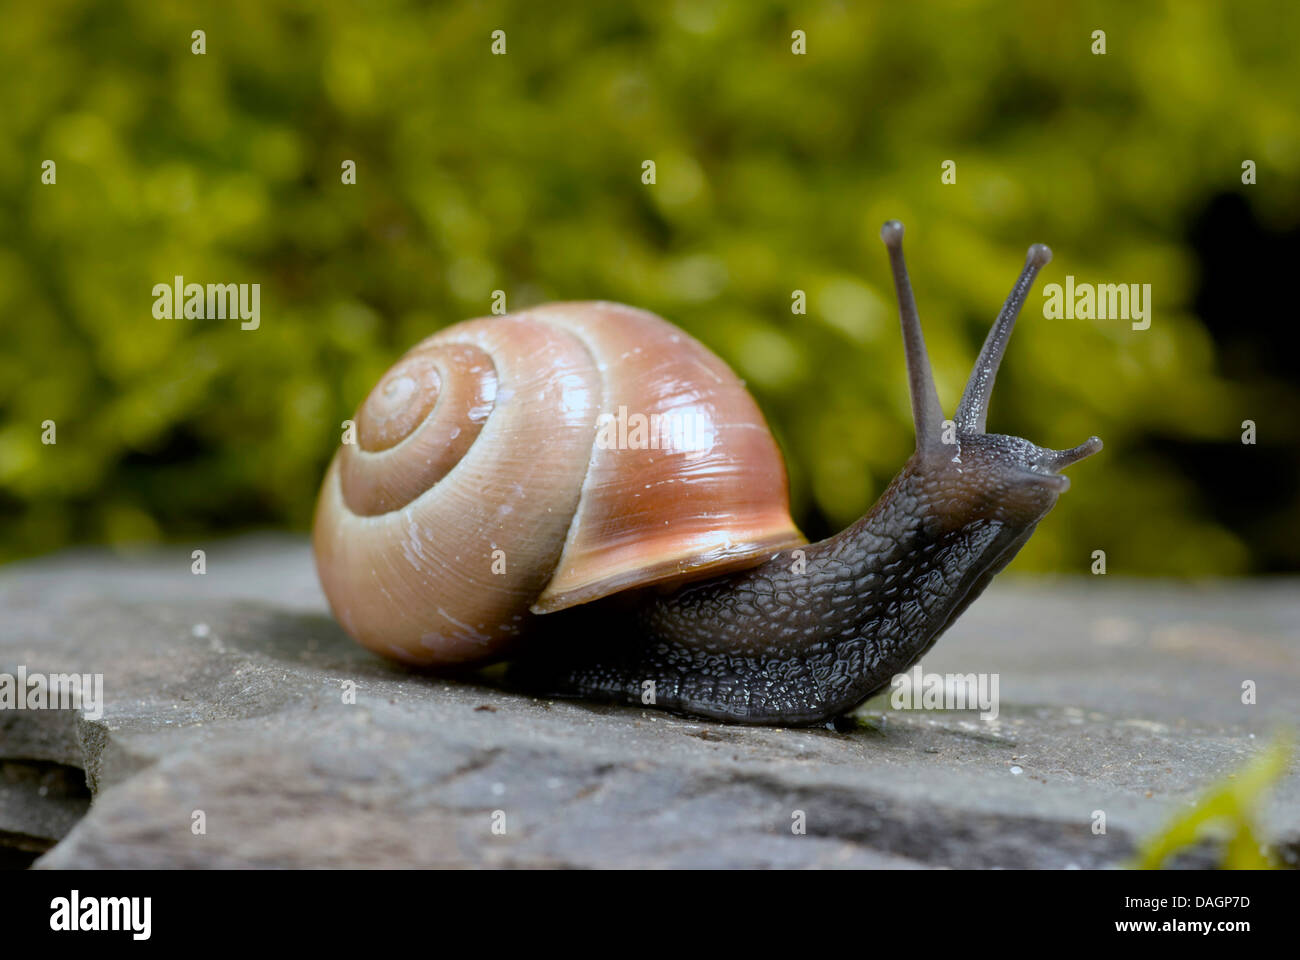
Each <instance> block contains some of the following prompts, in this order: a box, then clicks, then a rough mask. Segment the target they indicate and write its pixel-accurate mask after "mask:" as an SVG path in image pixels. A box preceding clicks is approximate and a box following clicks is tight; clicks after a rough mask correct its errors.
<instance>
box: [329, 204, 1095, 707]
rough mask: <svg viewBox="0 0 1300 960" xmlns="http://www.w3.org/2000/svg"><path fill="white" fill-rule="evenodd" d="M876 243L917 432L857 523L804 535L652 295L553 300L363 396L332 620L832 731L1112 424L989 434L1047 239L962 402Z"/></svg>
mask: <svg viewBox="0 0 1300 960" xmlns="http://www.w3.org/2000/svg"><path fill="white" fill-rule="evenodd" d="M881 238H882V239H883V240H884V243H885V245H886V247H887V249H888V254H889V260H890V265H891V268H892V271H893V276H894V284H895V287H896V290H897V296H898V302H899V315H900V319H901V323H902V331H903V344H904V352H905V355H906V362H907V371H908V380H909V385H910V391H911V402H912V412H913V420H914V422H915V430H916V450H915V452H914V453H913V454H912V456H911V457H910V458H909V459H908V461H907V463H906V464H905V465H904V466H903V468H902V470H901V471H900V472H899V474H898V475H897V476H896V477H895V478H894V479H893V481H892V482H891V483H890V484H889V486H888V488H887V489H886V490H885V491H884V493H883V494H882V495H881V497H880V499H879V501H878V502H877V503H876V504H875V506H873V507H872V508H871V510H870V511H869V512H868V513H867V514H866V515H865V516H864V517H862V518H861V519H860V520H858V521H857V522H855V523H853V524H852V525H851V526H849V527H848V528H847V529H845V530H844V531H842V532H841V533H839V534H836V535H835V536H833V537H830V538H829V539H826V540H823V541H821V542H819V543H807V542H806V541H805V540H804V538H803V537H802V535H801V534H800V533H799V531H798V529H797V527H796V526H795V524H794V522H793V521H792V520H791V519H790V513H789V502H788V493H787V488H786V473H785V467H784V463H783V461H782V459H781V455H780V452H779V450H778V449H777V445H776V443H775V441H774V440H773V438H772V435H771V433H770V432H769V431H768V429H767V426H766V424H765V422H764V420H763V416H762V414H761V412H760V411H759V409H758V407H757V405H756V403H755V402H754V400H753V399H752V398H751V397H750V395H749V393H748V392H747V391H746V390H745V388H744V386H743V384H742V383H741V382H740V380H739V379H738V378H737V377H736V376H735V374H734V373H732V371H731V370H730V369H729V368H728V367H727V366H726V365H725V364H724V363H723V361H722V360H720V359H719V358H718V357H716V356H715V355H714V354H713V353H711V352H710V351H709V350H708V349H707V348H706V347H705V346H704V345H703V344H701V343H699V342H698V341H696V340H695V339H693V338H692V337H690V336H689V335H687V334H686V333H685V332H683V331H682V330H680V329H678V328H677V327H675V326H673V325H672V324H670V323H668V322H667V321H666V320H663V319H660V318H659V317H657V316H655V315H654V314H651V313H648V312H645V311H642V310H638V309H634V308H632V307H626V306H623V305H620V304H613V303H604V302H586V303H554V304H548V305H545V306H540V307H536V308H533V309H529V310H525V311H522V312H519V313H515V314H506V315H501V316H491V317H485V318H480V319H476V320H469V321H466V322H464V323H461V324H457V325H455V326H452V327H449V328H447V329H444V330H442V331H440V332H438V333H436V334H435V335H433V336H431V337H429V338H428V339H426V340H424V341H422V342H421V343H419V344H417V345H416V346H415V347H413V348H412V349H411V350H410V351H409V352H408V353H406V354H405V356H403V357H402V358H401V359H400V360H399V361H398V362H397V363H396V364H395V365H394V366H393V367H392V368H391V369H390V370H389V371H388V372H387V373H386V374H385V375H384V376H383V378H382V379H381V380H380V381H379V383H378V384H377V385H376V386H375V387H374V389H373V390H372V391H371V392H370V394H369V395H368V396H367V397H366V399H365V400H364V401H363V402H362V404H361V407H360V409H359V410H358V412H357V414H356V417H355V424H356V442H355V443H345V444H343V445H341V447H340V449H339V450H338V452H337V453H336V455H335V457H334V459H333V461H332V462H331V464H330V466H329V468H328V471H327V473H326V476H325V480H324V483H323V486H322V489H321V494H320V498H319V501H318V504H317V509H316V516H315V521H314V530H313V543H314V551H315V557H316V565H317V570H318V573H319V575H320V580H321V584H322V586H323V588H324V592H325V594H326V597H327V598H328V600H329V603H330V606H331V608H332V609H333V611H334V614H335V616H336V617H337V619H338V621H339V622H340V623H341V624H342V626H343V627H344V629H345V630H346V631H347V632H348V633H349V634H351V635H352V636H353V637H354V638H355V639H356V640H358V641H359V642H360V643H362V644H363V645H364V646H366V647H368V648H369V649H371V650H373V651H375V652H377V653H379V654H383V655H386V656H388V657H391V658H395V659H397V660H400V661H403V662H405V663H408V664H412V665H415V666H421V667H433V668H451V669H454V668H458V667H477V666H479V665H483V664H486V663H491V662H494V661H499V660H509V661H510V667H509V670H508V672H507V674H506V682H507V684H508V685H514V686H516V687H518V688H520V689H524V690H528V691H531V692H534V693H538V694H544V695H548V696H561V697H577V698H585V699H594V700H603V701H613V702H622V703H628V704H642V705H653V706H656V707H660V708H664V709H667V710H670V711H673V712H676V713H679V714H684V715H690V716H697V717H706V718H713V719H717V720H722V721H729V722H734V723H751V724H775V725H788V726H798V725H810V724H818V723H823V722H827V721H831V720H834V719H835V718H837V717H839V716H840V715H842V714H845V713H847V712H849V711H851V710H853V709H854V708H855V707H857V706H858V705H859V704H861V703H862V702H863V701H864V700H866V699H867V698H869V697H870V696H872V695H873V694H875V693H877V692H878V691H880V690H881V689H883V688H884V687H886V686H887V685H888V684H889V682H890V680H891V678H892V677H893V676H894V675H896V674H898V673H901V672H903V671H905V670H906V669H907V668H908V667H910V666H911V665H912V664H913V663H914V662H915V661H917V660H918V659H919V658H920V657H921V655H922V654H924V653H925V652H926V651H927V650H929V649H930V647H931V646H932V645H933V644H934V643H935V641H936V640H937V639H938V638H939V636H940V635H941V634H942V633H943V632H944V630H946V629H947V628H948V627H949V626H950V625H951V624H952V622H953V621H954V620H955V619H956V618H957V617H958V616H959V615H960V614H961V613H962V612H963V611H964V610H965V609H966V607H967V606H969V605H970V604H971V602H972V601H974V600H975V598H976V597H978V596H979V594H980V593H981V592H982V591H983V590H984V588H985V587H986V586H988V583H989V581H990V580H991V579H992V578H993V576H994V575H995V574H997V573H998V572H999V571H1001V570H1002V569H1003V568H1004V567H1005V566H1006V565H1007V564H1008V563H1009V562H1010V561H1011V559H1012V557H1014V556H1015V555H1016V553H1017V552H1018V551H1019V550H1020V548H1021V547H1022V546H1023V545H1024V544H1025V542H1026V541H1027V540H1028V539H1029V537H1030V535H1031V534H1032V533H1033V532H1034V529H1035V527H1036V526H1037V524H1038V522H1039V521H1040V520H1041V519H1042V518H1043V517H1044V516H1045V515H1046V514H1047V513H1048V511H1049V510H1051V508H1052V507H1053V506H1054V505H1055V503H1056V500H1057V497H1058V496H1060V494H1061V493H1062V492H1063V491H1065V490H1066V489H1067V488H1068V486H1069V480H1068V479H1067V478H1066V477H1064V476H1062V475H1061V470H1062V469H1064V468H1065V467H1068V466H1070V465H1071V464H1074V463H1076V462H1078V461H1079V460H1082V459H1083V458H1084V457H1087V456H1089V455H1091V454H1093V453H1095V452H1097V451H1098V450H1100V449H1101V441H1100V440H1099V439H1098V438H1096V437H1091V438H1089V439H1088V440H1087V441H1085V442H1084V443H1082V444H1080V445H1079V446H1077V447H1074V448H1073V449H1070V450H1052V449H1047V448H1044V447H1039V446H1036V445H1035V444H1033V443H1030V442H1029V441H1028V440H1023V439H1020V438H1018V437H1013V436H1003V435H999V434H991V433H987V432H986V431H985V421H986V417H987V413H988V403H989V397H990V394H991V392H992V389H993V381H994V377H995V376H996V375H997V371H998V366H999V364H1000V362H1001V360H1002V356H1003V353H1004V351H1005V349H1006V346H1007V340H1008V338H1009V336H1010V334H1011V331H1012V328H1013V326H1014V325H1015V321H1016V317H1017V315H1018V313H1019V311H1020V308H1021V306H1022V305H1023V303H1024V301H1025V298H1026V297H1027V295H1028V293H1029V290H1030V288H1031V286H1032V285H1033V282H1034V279H1035V277H1036V276H1037V274H1038V272H1039V270H1040V269H1041V268H1042V267H1043V266H1044V265H1045V264H1047V263H1048V262H1049V261H1050V259H1051V251H1050V250H1049V249H1048V248H1047V247H1046V246H1043V245H1042V244H1034V245H1033V246H1031V247H1030V248H1029V252H1028V255H1027V256H1026V259H1025V265H1024V269H1023V270H1022V271H1021V273H1020V276H1019V278H1018V279H1017V280H1016V283H1015V286H1014V287H1013V288H1012V290H1011V293H1010V295H1009V296H1008V298H1007V300H1006V303H1005V305H1004V306H1003V308H1002V311H1001V313H1000V314H999V315H998V317H997V319H996V321H995V322H994V324H993V327H992V330H991V331H990V332H989V334H988V337H987V339H986V340H985V341H984V345H983V348H982V350H981V351H980V355H979V359H978V360H977V361H976V363H975V367H974V370H973V371H972V373H971V375H970V379H969V382H968V383H967V384H966V388H965V391H964V392H963V394H962V397H961V400H960V402H959V403H958V405H957V409H956V413H955V415H954V417H953V419H952V420H945V418H944V416H943V412H942V408H941V407H940V404H939V398H938V394H937V392H936V389H935V385H934V379H933V376H932V374H931V370H930V365H929V360H928V358H927V355H926V349H925V341H924V338H923V337H922V333H921V324H920V318H919V316H918V314H917V309H916V302H915V300H914V298H913V295H912V290H911V285H910V281H909V280H908V275H907V267H906V264H905V262H904V259H903V249H902V238H903V226H902V224H901V223H899V222H897V221H893V220H891V221H889V222H887V223H886V224H885V225H884V227H883V228H882V230H881ZM629 411H630V412H629ZM638 417H639V418H640V419H639V420H637V419H636V418H638ZM634 421H635V422H634ZM647 422H648V423H649V428H647V427H646V424H647ZM665 424H669V425H670V426H671V429H670V428H669V427H665ZM682 424H693V425H694V429H692V430H689V431H688V430H685V429H681V425H682ZM688 434H689V435H688ZM656 440H658V441H659V442H657V443H656V442H655V441H656Z"/></svg>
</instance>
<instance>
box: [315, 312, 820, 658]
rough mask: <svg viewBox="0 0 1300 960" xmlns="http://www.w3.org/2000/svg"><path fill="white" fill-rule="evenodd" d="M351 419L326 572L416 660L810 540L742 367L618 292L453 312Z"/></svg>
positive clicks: (358, 628) (327, 579) (347, 599)
mask: <svg viewBox="0 0 1300 960" xmlns="http://www.w3.org/2000/svg"><path fill="white" fill-rule="evenodd" d="M355 421H356V428H357V429H356V443H354V444H353V443H345V444H343V445H342V446H341V447H340V449H339V451H338V453H337V454H336V455H335V457H334V460H333V462H332V463H331V464H330V467H329V470H328V472H327V473H326V476H325V482H324V485H323V487H322V490H321V495H320V500H319V502H318V504H317V510H316V520H315V526H314V535H313V539H314V546H315V552H316V564H317V570H318V572H319V574H320V578H321V583H322V585H323V587H324V589H325V594H326V596H327V598H328V599H329V602H330V605H331V607H332V608H333V610H334V613H335V616H336V617H337V618H338V620H339V622H340V623H341V624H342V625H343V627H344V628H345V629H346V630H347V631H348V633H350V634H351V635H352V636H353V637H355V638H356V639H357V640H359V641H360V642H361V643H363V644H364V645H365V646H367V647H369V648H370V649H372V650H374V651H376V652H378V653H381V654H384V655H387V656H390V657H394V658H396V659H399V660H402V661H404V662H407V663H412V664H420V665H429V666H437V665H444V664H476V663H483V662H488V661H491V660H494V659H499V658H501V657H503V656H508V655H509V653H510V651H511V649H512V648H513V647H514V646H515V645H516V644H517V643H519V642H520V640H521V638H522V637H524V636H526V634H527V632H528V628H529V626H530V624H531V622H532V620H533V618H534V617H535V616H537V615H538V614H545V613H551V612H554V611H558V610H562V609H565V608H566V607H570V606H573V605H575V604H579V603H585V602H589V601H592V600H596V599H598V598H600V597H604V596H607V595H609V594H612V593H616V592H619V591H622V590H628V589H633V588H638V587H644V586H648V585H651V584H656V583H666V582H676V581H681V580H685V579H692V578H698V577H703V576H711V575H715V574H718V573H723V572H726V571H728V570H734V569H739V568H743V567H748V566H753V565H755V564H757V563H759V562H761V561H762V560H764V559H766V558H767V557H768V556H769V555H770V554H772V553H773V552H775V551H776V550H779V549H781V548H783V547H788V546H791V545H793V544H797V543H800V542H802V537H801V536H800V534H799V532H798V530H797V529H796V528H795V526H794V524H793V522H792V521H791V519H790V516H789V504H788V496H787V490H786V474H785V467H784V464H783V462H782V460H781V455H780V452H779V451H778V450H777V447H776V443H775V441H774V440H773V439H772V436H771V434H770V432H769V431H768V429H767V426H766V424H765V423H764V421H763V417H762V414H761V413H760V412H759V410H758V408H757V406H756V405H755V403H754V401H753V399H752V398H751V397H750V395H749V394H748V392H747V391H746V390H745V388H744V385H743V384H742V383H741V382H740V381H739V380H738V379H737V378H736V376H735V374H733V373H732V372H731V370H730V369H729V368H728V367H727V366H726V364H724V363H723V362H722V361H721V360H720V359H718V357H716V356H715V355H714V354H712V353H711V352H709V350H708V349H707V348H705V347H704V346H703V345H702V344H700V343H699V342H698V341H696V340H694V339H693V338H691V337H690V336H689V335H687V334H686V333H684V332H683V331H681V330H680V329H678V328H676V327H674V326H672V325H671V324H669V323H668V322H667V321H665V320H662V319H661V318H659V317H657V316H655V315H654V314H651V313H647V312H646V311H643V310H637V309H634V308H631V307H626V306H623V305H621V304H614V303H557V304H548V305H546V306H543V307H538V308H535V309H532V310H527V311H523V312H520V313H517V314H508V315H506V316H497V317H484V318H481V319H477V320H470V321H466V322H465V323H461V324H457V325H455V326H453V327H449V328H447V329H445V330H443V331H440V332H439V333H437V334H435V335H434V336H432V337H429V338H428V339H426V340H424V341H422V342H421V343H419V344H417V345H416V346H415V347H413V348H412V349H411V350H410V351H409V352H407V354H406V355H405V356H403V357H402V358H401V359H400V360H399V361H398V362H397V363H396V364H394V365H393V367H392V368H391V369H390V370H389V371H388V372H387V373H386V374H385V375H384V376H383V377H382V378H381V379H380V381H379V383H378V384H376V386H375V388H374V389H373V390H372V391H371V392H370V394H369V396H368V397H366V399H365V401H363V403H362V404H361V407H360V409H359V410H358V411H357V414H356V418H355ZM617 640H618V638H617V637H611V638H610V642H611V643H616V642H617Z"/></svg>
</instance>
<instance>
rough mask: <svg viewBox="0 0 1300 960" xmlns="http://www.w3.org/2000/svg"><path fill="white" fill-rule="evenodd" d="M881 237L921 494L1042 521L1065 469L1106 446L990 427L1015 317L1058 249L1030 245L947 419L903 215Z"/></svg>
mask: <svg viewBox="0 0 1300 960" xmlns="http://www.w3.org/2000/svg"><path fill="white" fill-rule="evenodd" d="M880 237H881V239H882V240H883V241H884V242H885V246H886V248H887V249H888V250H889V262H890V266H891V268H892V269H893V274H894V286H895V288H896V289H897V291H898V309H899V315H900V318H901V320H902V326H903V348H904V351H905V353H906V355H907V372H908V382H909V386H910V389H911V394H912V416H913V419H914V421H915V424H916V454H915V455H914V456H913V458H912V460H911V461H910V462H909V469H910V470H911V471H912V472H913V473H914V474H915V475H916V476H917V478H918V480H919V484H920V485H919V491H918V492H919V493H920V494H921V495H922V496H923V497H924V498H925V499H927V500H929V501H930V502H931V504H932V505H933V506H935V507H936V508H937V512H939V513H940V514H942V515H944V516H945V517H946V518H947V519H948V520H950V521H952V520H958V521H960V522H962V523H964V522H968V521H970V520H973V519H978V518H992V519H997V520H1002V521H1005V522H1010V523H1014V524H1016V525H1019V526H1028V525H1032V524H1034V523H1037V522H1038V520H1040V519H1041V518H1042V517H1043V515H1045V514H1046V513H1047V512H1048V511H1049V510H1051V508H1052V507H1053V506H1054V505H1055V503H1056V498H1057V497H1058V496H1060V495H1061V494H1062V493H1064V492H1065V491H1066V490H1068V489H1069V487H1070V481H1069V479H1068V478H1067V477H1064V476H1062V475H1061V471H1062V470H1064V469H1065V468H1066V467H1068V466H1070V465H1072V464H1075V463H1078V462H1079V461H1080V460H1082V459H1084V458H1085V457H1089V456H1091V455H1092V454H1094V453H1096V452H1097V451H1099V450H1100V449H1101V447H1102V444H1101V440H1100V439H1098V438H1097V437H1089V438H1088V439H1087V440H1085V441H1084V442H1083V443H1081V444H1079V445H1078V446H1077V447H1072V448H1070V449H1068V450H1053V449H1050V448H1047V447H1040V446H1038V445H1037V444H1035V443H1031V442H1030V441H1028V440H1025V439H1023V438H1021V437H1014V436H1007V435H1004V434H996V433H988V432H987V431H986V429H985V424H986V421H987V419H988V406H989V398H990V396H991V395H992V393H993V382H994V380H995V378H996V377H997V373H998V367H999V366H1000V365H1001V363H1002V357H1003V355H1004V354H1005V353H1006V348H1007V342H1008V340H1010V338H1011V331H1012V329H1013V328H1014V327H1015V324H1016V317H1017V316H1018V315H1019V313H1020V309H1021V307H1022V306H1024V303H1025V298H1026V297H1027V296H1028V295H1029V290H1030V288H1031V287H1032V286H1033V284H1034V279H1035V277H1037V276H1038V272H1039V270H1041V269H1042V268H1043V267H1044V266H1046V265H1047V264H1048V263H1050V262H1051V259H1052V251H1051V250H1050V249H1048V248H1047V247H1046V246H1044V245H1043V244H1041V243H1036V244H1034V245H1033V246H1031V247H1030V248H1029V251H1028V253H1027V254H1026V256H1025V266H1024V269H1022V270H1021V271H1020V276H1019V277H1018V278H1017V279H1016V283H1015V286H1013V287H1012V288H1011V293H1010V294H1009V295H1008V296H1007V300H1006V303H1005V304H1003V306H1002V310H1001V312H1000V313H999V314H998V317H997V319H996V320H995V321H994V322H993V327H992V329H991V330H989V334H988V336H987V337H986V338H985V340H984V346H983V348H982V349H981V350H980V355H979V359H977V360H976V361H975V366H974V369H972V370H971V374H970V379H969V380H968V381H967V382H966V389H965V390H964V391H963V392H962V396H961V401H960V402H959V403H958V404H957V411H956V413H955V414H954V416H953V418H952V420H946V419H945V418H944V415H943V408H942V406H941V405H940V403H939V394H938V392H937V390H936V389H935V385H934V376H933V374H932V372H931V370H930V361H929V357H928V355H927V354H926V350H925V338H924V337H923V336H922V334H921V320H920V316H919V314H918V312H917V309H916V299H915V297H914V296H913V294H912V285H911V281H910V280H909V279H908V276H907V264H906V262H905V261H904V259H903V225H902V224H901V223H899V222H898V221H897V220H890V221H888V222H886V223H885V225H884V226H883V227H882V228H881V230H880Z"/></svg>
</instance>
